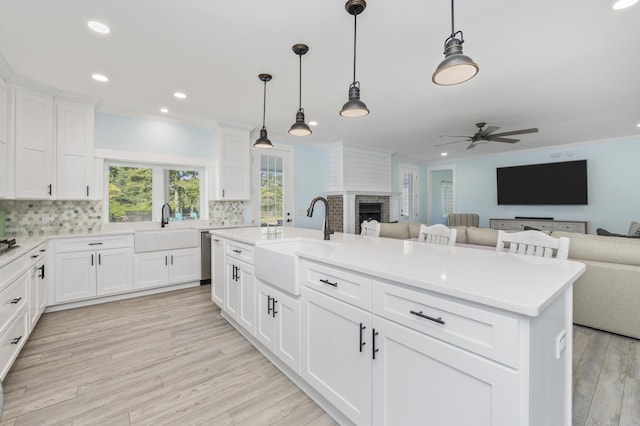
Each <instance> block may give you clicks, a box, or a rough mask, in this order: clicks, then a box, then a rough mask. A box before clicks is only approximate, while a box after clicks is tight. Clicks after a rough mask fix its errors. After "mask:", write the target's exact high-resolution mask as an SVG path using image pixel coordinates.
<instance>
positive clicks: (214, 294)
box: [211, 236, 226, 309]
mask: <svg viewBox="0 0 640 426" xmlns="http://www.w3.org/2000/svg"><path fill="white" fill-rule="evenodd" d="M225 276H226V275H225V272H224V240H221V239H220V238H218V237H216V236H212V237H211V300H213V303H215V304H216V305H218V306H219V307H220V309H222V308H224V298H225V297H224V288H225V284H224V278H225Z"/></svg>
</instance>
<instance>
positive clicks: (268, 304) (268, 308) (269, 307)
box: [267, 295, 273, 316]
mask: <svg viewBox="0 0 640 426" xmlns="http://www.w3.org/2000/svg"><path fill="white" fill-rule="evenodd" d="M272 299H273V298H272V297H271V296H269V295H267V316H268V315H271V311H273V307H272V306H271V300H272Z"/></svg>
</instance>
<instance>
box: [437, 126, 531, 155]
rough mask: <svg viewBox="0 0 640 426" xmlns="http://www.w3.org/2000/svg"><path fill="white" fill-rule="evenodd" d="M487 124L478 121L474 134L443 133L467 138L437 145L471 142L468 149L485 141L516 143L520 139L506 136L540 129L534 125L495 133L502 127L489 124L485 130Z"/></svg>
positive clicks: (450, 136) (452, 136)
mask: <svg viewBox="0 0 640 426" xmlns="http://www.w3.org/2000/svg"><path fill="white" fill-rule="evenodd" d="M486 124H487V123H476V127H477V128H478V131H477V132H476V133H475V134H474V135H473V136H459V135H441V136H440V137H441V138H442V137H447V138H465V139H462V140H459V141H454V142H446V143H441V144H439V145H436V146H443V145H449V144H452V143H459V142H471V143H470V144H469V146H468V147H467V149H471V148H475V147H476V144H478V143H484V142H504V143H516V142H519V141H520V139H511V138H505V137H504V136H513V135H523V134H525V133H536V132H537V131H538V129H537V128H535V127H533V128H531V129H522V130H512V131H510V132H502V133H493V132H495V131H496V130H498V129H499V128H500V127H498V126H489V127H487V128H486V129H484V130H483V127H484V126H485V125H486Z"/></svg>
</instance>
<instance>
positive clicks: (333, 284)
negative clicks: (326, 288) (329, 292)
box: [320, 280, 338, 287]
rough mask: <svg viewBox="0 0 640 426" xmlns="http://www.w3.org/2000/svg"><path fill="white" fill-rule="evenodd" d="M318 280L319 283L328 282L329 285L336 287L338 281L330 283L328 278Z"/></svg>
mask: <svg viewBox="0 0 640 426" xmlns="http://www.w3.org/2000/svg"><path fill="white" fill-rule="evenodd" d="M320 282H321V283H325V284H329V285H330V286H333V287H338V283H332V282H331V281H329V280H320Z"/></svg>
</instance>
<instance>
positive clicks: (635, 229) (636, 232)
mask: <svg viewBox="0 0 640 426" xmlns="http://www.w3.org/2000/svg"><path fill="white" fill-rule="evenodd" d="M627 235H629V236H631V237H640V222H635V221H632V222H631V226H630V227H629V232H628V233H627Z"/></svg>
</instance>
